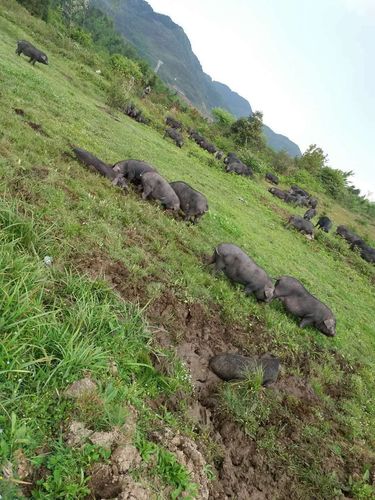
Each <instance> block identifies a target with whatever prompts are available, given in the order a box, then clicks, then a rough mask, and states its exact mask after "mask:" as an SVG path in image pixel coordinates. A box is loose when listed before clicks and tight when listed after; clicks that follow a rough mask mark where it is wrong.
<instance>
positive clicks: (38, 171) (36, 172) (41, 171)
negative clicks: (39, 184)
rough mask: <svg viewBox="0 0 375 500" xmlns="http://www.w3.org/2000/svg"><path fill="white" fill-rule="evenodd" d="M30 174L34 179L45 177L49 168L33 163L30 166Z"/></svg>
mask: <svg viewBox="0 0 375 500" xmlns="http://www.w3.org/2000/svg"><path fill="white" fill-rule="evenodd" d="M30 175H31V177H33V178H34V179H46V178H47V177H48V175H49V170H48V168H47V167H41V166H38V165H35V166H34V167H32V168H31V170H30Z"/></svg>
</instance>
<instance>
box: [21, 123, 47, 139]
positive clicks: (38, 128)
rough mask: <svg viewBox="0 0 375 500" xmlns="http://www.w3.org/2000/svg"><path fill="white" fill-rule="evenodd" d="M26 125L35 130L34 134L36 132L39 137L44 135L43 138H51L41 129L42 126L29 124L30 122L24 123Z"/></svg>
mask: <svg viewBox="0 0 375 500" xmlns="http://www.w3.org/2000/svg"><path fill="white" fill-rule="evenodd" d="M25 123H27V125H28V126H29V127H30V128H32V129H33V130H35V132H38V133H39V134H40V135H44V137H51V136H50V135H49V134H47V132H46V131H45V130H44V129H43V127H42V125H40V123H35V122H31V121H27V122H25Z"/></svg>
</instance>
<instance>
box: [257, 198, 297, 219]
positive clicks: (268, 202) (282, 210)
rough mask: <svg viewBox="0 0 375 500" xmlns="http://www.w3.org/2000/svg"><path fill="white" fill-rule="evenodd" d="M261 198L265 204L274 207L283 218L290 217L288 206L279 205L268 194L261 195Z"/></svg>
mask: <svg viewBox="0 0 375 500" xmlns="http://www.w3.org/2000/svg"><path fill="white" fill-rule="evenodd" d="M259 199H260V200H261V202H262V203H264V205H266V206H268V207H270V208H272V210H273V211H274V212H276V213H277V214H278V215H281V217H282V218H283V219H285V218H286V219H288V218H289V217H290V215H291V213H290V211H289V210H288V209H287V208H283V207H279V205H276V204H275V203H272V201H271V200H270V199H269V198H268V197H267V196H260V198H259Z"/></svg>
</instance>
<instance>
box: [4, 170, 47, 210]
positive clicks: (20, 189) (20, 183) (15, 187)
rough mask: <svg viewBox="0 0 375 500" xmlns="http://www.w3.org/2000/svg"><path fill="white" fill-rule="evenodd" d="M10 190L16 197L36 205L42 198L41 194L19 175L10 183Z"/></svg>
mask: <svg viewBox="0 0 375 500" xmlns="http://www.w3.org/2000/svg"><path fill="white" fill-rule="evenodd" d="M9 190H10V192H11V193H12V194H14V196H15V197H16V198H19V199H21V200H23V201H25V202H26V203H29V204H31V205H36V204H37V203H38V201H39V200H40V198H39V196H38V195H37V194H36V193H35V192H32V191H30V189H29V188H28V187H27V182H26V181H24V180H23V179H21V178H19V177H16V178H15V179H13V180H12V181H11V182H10V183H9Z"/></svg>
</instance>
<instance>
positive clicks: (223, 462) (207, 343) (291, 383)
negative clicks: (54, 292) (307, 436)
mask: <svg viewBox="0 0 375 500" xmlns="http://www.w3.org/2000/svg"><path fill="white" fill-rule="evenodd" d="M75 266H76V267H77V268H78V269H79V270H80V271H81V272H82V271H83V272H85V273H87V274H88V275H89V276H91V277H93V278H97V277H102V278H103V277H104V278H105V279H106V280H107V281H108V283H109V284H110V285H111V286H112V287H113V288H114V289H115V290H116V291H117V292H118V293H119V294H120V295H121V296H122V297H123V298H124V299H125V300H126V301H130V302H134V303H136V304H139V305H140V306H142V307H143V306H146V305H147V304H148V306H147V308H146V310H145V314H146V316H147V318H148V320H149V322H150V324H151V327H152V330H153V332H154V338H155V342H156V343H157V345H159V346H161V347H166V348H171V347H174V348H175V350H176V353H177V354H178V356H179V357H180V358H181V359H182V360H183V361H184V362H185V363H186V365H187V366H188V368H189V370H190V373H191V379H192V383H193V385H194V387H195V391H194V396H193V397H190V398H189V399H188V407H189V408H188V415H189V417H190V418H191V419H192V420H193V422H194V423H195V425H196V430H197V432H198V435H199V434H202V442H201V443H199V442H198V443H197V444H198V447H200V451H201V452H202V453H203V455H204V456H207V453H206V451H207V450H206V449H205V446H206V445H205V444H204V440H203V435H206V436H207V435H208V436H209V440H210V441H211V443H212V444H213V448H214V449H215V454H214V455H215V457H214V458H213V457H212V456H211V465H213V466H214V468H215V475H216V479H215V480H213V481H212V482H210V483H209V498H213V499H225V498H232V499H238V500H245V499H246V500H248V499H267V500H271V499H272V500H275V499H284V498H285V499H286V498H290V496H291V494H292V496H293V498H303V497H302V496H301V495H300V493H299V491H298V480H296V477H295V476H294V471H291V470H288V468H287V467H285V466H283V465H282V461H281V460H280V465H279V464H278V461H277V460H273V461H272V463H271V462H270V461H269V460H268V458H267V453H266V451H264V450H263V449H259V448H258V447H257V443H256V441H255V440H254V439H251V438H250V437H249V436H247V435H246V433H245V432H244V430H243V429H242V428H241V426H240V425H239V424H237V423H236V422H235V421H234V419H233V417H232V416H231V415H229V414H228V413H227V412H225V411H223V409H222V407H221V405H220V401H219V397H218V388H219V386H220V384H223V382H221V381H220V379H218V378H217V377H216V376H215V375H214V374H213V373H212V372H211V371H210V370H209V368H208V362H209V359H210V358H211V357H212V356H213V355H216V354H219V353H223V352H238V353H241V354H245V355H246V354H248V355H254V354H256V355H261V354H264V353H266V352H270V351H271V350H272V339H271V336H270V335H269V334H268V332H267V331H266V330H265V328H264V326H263V325H262V324H261V323H260V322H259V321H258V320H256V319H255V318H252V317H249V318H248V321H247V322H246V324H233V323H231V324H230V325H228V324H227V322H226V320H225V318H224V317H223V314H222V312H221V310H220V307H219V305H217V304H211V306H210V307H204V306H202V305H201V304H199V303H192V304H186V303H184V302H183V301H181V300H179V299H178V298H177V296H176V294H175V293H174V292H173V290H171V289H168V291H164V292H163V293H162V294H161V295H160V296H159V297H157V298H154V299H153V300H152V301H151V302H150V297H148V296H147V295H146V293H145V289H144V287H143V286H142V284H141V283H136V282H134V277H132V276H131V274H130V272H129V271H128V269H127V268H126V267H125V266H124V264H123V263H122V262H120V261H117V262H116V261H112V260H111V259H110V258H109V257H108V256H106V255H102V254H99V253H93V254H91V255H88V256H85V257H84V258H83V257H81V258H80V259H79V260H78V261H77V260H76V261H75ZM151 279H152V278H151ZM155 279H156V278H155ZM157 280H158V281H160V279H159V278H158V279H157ZM260 346H261V347H260ZM260 348H261V349H262V350H263V352H259V349H260ZM335 355H336V356H338V355H337V354H335ZM282 361H284V363H285V362H286V363H287V362H288V360H287V359H285V360H282ZM337 362H338V364H339V365H340V363H341V364H342V367H343V368H345V360H344V359H341V358H340V359H337ZM154 364H155V367H156V368H157V369H158V370H160V371H162V372H163V371H166V372H167V371H168V366H167V365H165V360H164V359H157V358H155V359H154ZM298 364H299V369H300V373H301V374H302V376H301V377H296V376H292V375H290V374H287V371H285V370H282V372H281V374H280V376H279V379H278V381H277V382H276V383H275V384H273V385H272V386H271V387H270V388H268V389H263V390H265V391H274V395H275V398H277V399H278V402H279V405H280V407H281V408H284V409H285V411H283V413H282V414H280V415H271V418H270V421H269V422H268V424H269V425H274V426H275V428H277V429H281V430H282V432H280V436H279V439H280V440H283V444H284V445H285V446H286V447H288V444H295V443H296V442H298V440H299V439H300V432H301V430H300V427H301V425H300V424H301V422H304V423H306V422H309V421H311V422H313V421H314V418H315V416H314V415H315V413H316V412H315V410H316V409H317V408H320V407H321V401H320V400H319V398H318V397H317V396H316V395H315V394H314V391H313V389H312V388H311V387H310V385H309V383H308V381H307V380H308V376H309V372H310V367H309V356H308V354H307V353H305V355H303V356H302V357H301V359H300V360H299V363H298ZM351 370H352V367H351ZM328 389H329V388H328ZM347 390H349V389H348V387H344V386H343V387H332V388H331V392H332V394H331V395H332V396H333V397H334V398H335V399H340V398H341V397H344V396H345V392H346V391H347ZM181 399H184V400H185V401H186V398H184V395H179V394H177V395H175V396H174V397H172V398H169V399H168V400H163V401H153V402H151V403H150V404H151V405H155V408H157V407H158V405H160V404H163V405H165V406H166V407H167V408H168V409H169V410H170V411H176V412H178V411H179V404H180V401H181ZM290 405H292V406H290ZM288 410H290V412H289V411H288ZM338 432H339V430H338ZM211 455H212V454H211ZM357 458H358V457H357ZM212 460H213V463H212ZM323 460H324V459H323ZM306 465H307V464H306ZM358 467H359V465H358V463H357V468H358ZM348 468H350V474H351V475H353V473H354V474H355V473H356V465H355V460H353V463H352V464H350V465H348V464H343V463H340V462H338V461H332V460H329V458H328V457H327V471H332V470H334V471H335V472H336V473H337V474H338V475H339V476H341V477H342V479H343V481H344V478H345V477H346V478H347V474H349V471H348V470H347V469H348ZM345 469H346V470H345ZM358 473H359V470H358ZM305 498H306V497H305ZM341 498H344V496H342V497H341Z"/></svg>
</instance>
